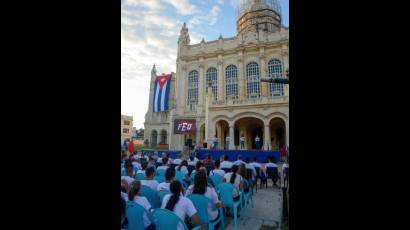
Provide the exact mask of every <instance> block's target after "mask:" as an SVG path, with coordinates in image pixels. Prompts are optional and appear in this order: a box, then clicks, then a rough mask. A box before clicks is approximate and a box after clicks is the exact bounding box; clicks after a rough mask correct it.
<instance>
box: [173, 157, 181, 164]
mask: <svg viewBox="0 0 410 230" xmlns="http://www.w3.org/2000/svg"><path fill="white" fill-rule="evenodd" d="M181 161H182V160H181V159H179V158H177V159H174V160H173V161H172V164H176V165H179V164H181Z"/></svg>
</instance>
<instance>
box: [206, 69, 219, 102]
mask: <svg viewBox="0 0 410 230" xmlns="http://www.w3.org/2000/svg"><path fill="white" fill-rule="evenodd" d="M208 82H212V93H213V96H214V98H215V100H217V99H218V72H217V70H216V68H214V67H212V68H209V69H208V70H207V71H206V84H205V88H206V92H208Z"/></svg>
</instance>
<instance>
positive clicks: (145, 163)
mask: <svg viewBox="0 0 410 230" xmlns="http://www.w3.org/2000/svg"><path fill="white" fill-rule="evenodd" d="M147 166H148V162H146V161H144V162H142V163H141V168H142V170H145V169H147Z"/></svg>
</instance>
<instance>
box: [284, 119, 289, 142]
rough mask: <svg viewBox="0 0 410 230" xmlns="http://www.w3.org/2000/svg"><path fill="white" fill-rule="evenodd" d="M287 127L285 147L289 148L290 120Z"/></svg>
mask: <svg viewBox="0 0 410 230" xmlns="http://www.w3.org/2000/svg"><path fill="white" fill-rule="evenodd" d="M285 125H286V133H285V136H286V143H285V145H286V146H289V119H286V121H285Z"/></svg>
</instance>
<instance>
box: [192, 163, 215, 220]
mask: <svg viewBox="0 0 410 230" xmlns="http://www.w3.org/2000/svg"><path fill="white" fill-rule="evenodd" d="M190 194H199V195H204V196H205V197H207V198H209V199H210V200H212V201H213V202H214V203H215V204H216V207H217V208H219V207H221V206H222V202H221V201H220V200H219V199H218V195H217V194H216V191H215V189H214V188H212V187H209V186H208V182H207V178H206V173H205V172H204V171H200V172H198V174H197V175H195V180H194V184H193V185H191V186H189V187H188V189H187V191H186V195H185V196H188V195H190ZM218 214H219V215H220V213H219V210H218V209H213V207H212V205H211V204H208V218H209V221H210V222H213V221H215V220H216V219H217V218H218V217H219V215H218Z"/></svg>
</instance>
